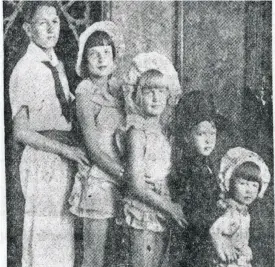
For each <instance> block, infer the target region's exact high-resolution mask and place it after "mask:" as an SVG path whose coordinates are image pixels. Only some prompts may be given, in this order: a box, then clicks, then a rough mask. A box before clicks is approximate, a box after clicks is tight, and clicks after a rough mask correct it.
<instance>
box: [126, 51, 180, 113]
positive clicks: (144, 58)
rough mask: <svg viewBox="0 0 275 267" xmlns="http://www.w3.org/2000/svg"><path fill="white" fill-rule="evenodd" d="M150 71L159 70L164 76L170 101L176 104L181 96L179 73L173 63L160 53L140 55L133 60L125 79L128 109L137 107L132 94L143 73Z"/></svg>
mask: <svg viewBox="0 0 275 267" xmlns="http://www.w3.org/2000/svg"><path fill="white" fill-rule="evenodd" d="M148 70H158V71H159V72H161V73H162V74H163V75H164V77H165V79H166V81H167V82H168V88H169V93H170V100H172V101H174V102H175V100H177V97H178V96H179V95H180V94H181V88H180V83H179V79H178V73H177V71H176V70H175V68H174V66H173V64H172V62H171V61H170V60H169V59H168V58H167V57H165V56H164V55H162V54H159V53H158V52H149V53H140V54H138V55H137V56H136V57H134V59H133V60H132V63H131V65H130V68H129V72H128V75H127V77H126V79H125V84H126V85H125V86H124V88H123V90H124V95H125V101H126V105H128V107H129V106H130V107H131V108H133V106H135V103H133V100H132V94H133V92H134V90H135V88H136V85H137V82H138V79H139V78H140V76H141V75H142V73H144V72H146V71H148Z"/></svg>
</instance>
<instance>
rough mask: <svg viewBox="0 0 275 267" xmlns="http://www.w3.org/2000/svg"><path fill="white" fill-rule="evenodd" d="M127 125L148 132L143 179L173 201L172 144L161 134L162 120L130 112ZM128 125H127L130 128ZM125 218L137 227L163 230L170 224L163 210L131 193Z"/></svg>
mask: <svg viewBox="0 0 275 267" xmlns="http://www.w3.org/2000/svg"><path fill="white" fill-rule="evenodd" d="M127 125H128V126H129V128H130V127H134V128H135V129H138V130H140V131H142V132H143V133H144V135H145V140H146V143H145V146H144V172H145V175H144V181H145V183H146V186H147V187H148V188H149V189H150V190H152V191H153V192H155V193H157V194H159V195H161V196H163V198H167V199H169V200H170V194H169V190H168V185H167V177H168V174H169V172H170V167H171V161H170V158H171V147H170V144H169V142H168V140H167V138H166V136H165V135H164V134H163V133H162V129H161V126H160V125H159V123H156V122H152V121H151V120H150V119H149V120H145V119H143V118H142V117H141V116H138V115H130V116H128V119H127ZM128 126H127V127H128ZM124 203H125V204H124V220H125V223H126V225H128V226H130V227H133V228H135V229H141V230H150V231H153V232H164V231H166V230H167V228H168V225H167V221H166V219H165V216H164V214H162V212H160V211H158V210H156V209H154V208H153V207H150V206H149V205H147V204H145V203H143V202H141V201H140V200H138V199H136V198H134V197H132V196H131V194H130V192H129V193H128V196H127V197H125V199H124Z"/></svg>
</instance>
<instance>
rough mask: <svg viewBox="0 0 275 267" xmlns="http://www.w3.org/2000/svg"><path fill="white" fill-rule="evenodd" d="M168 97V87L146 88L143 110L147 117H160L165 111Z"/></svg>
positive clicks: (143, 95)
mask: <svg viewBox="0 0 275 267" xmlns="http://www.w3.org/2000/svg"><path fill="white" fill-rule="evenodd" d="M167 97H168V90H167V88H166V87H144V88H143V89H142V96H141V98H142V99H141V108H142V110H143V112H144V113H145V115H147V116H150V117H156V116H159V115H160V114H161V113H162V112H163V111H164V109H165V107H166V103H167Z"/></svg>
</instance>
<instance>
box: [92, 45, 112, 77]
mask: <svg viewBox="0 0 275 267" xmlns="http://www.w3.org/2000/svg"><path fill="white" fill-rule="evenodd" d="M87 62H88V70H89V73H90V74H91V75H93V76H94V77H98V78H102V77H106V76H108V75H109V74H111V73H112V72H113V69H114V59H113V51H112V47H111V46H110V45H108V46H94V47H91V48H88V50H87Z"/></svg>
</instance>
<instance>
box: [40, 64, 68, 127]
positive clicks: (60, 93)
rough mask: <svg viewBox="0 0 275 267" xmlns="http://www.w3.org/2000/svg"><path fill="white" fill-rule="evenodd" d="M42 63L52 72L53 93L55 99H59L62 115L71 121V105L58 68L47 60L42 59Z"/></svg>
mask: <svg viewBox="0 0 275 267" xmlns="http://www.w3.org/2000/svg"><path fill="white" fill-rule="evenodd" d="M42 63H43V64H45V65H46V66H47V67H48V68H49V69H50V70H51V72H52V75H53V79H54V83H55V94H56V96H57V99H58V100H59V103H60V106H61V110H62V115H63V116H64V117H65V119H66V121H67V122H70V121H71V107H70V101H67V99H66V96H65V93H64V90H63V86H62V83H61V81H60V78H59V75H58V70H57V68H56V67H54V66H53V65H51V63H50V62H48V61H43V62H42Z"/></svg>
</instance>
